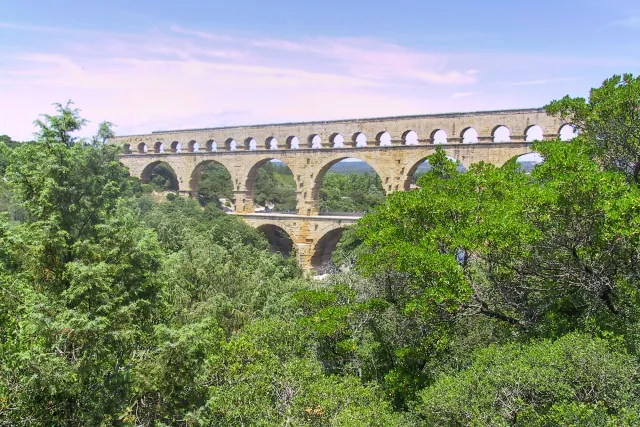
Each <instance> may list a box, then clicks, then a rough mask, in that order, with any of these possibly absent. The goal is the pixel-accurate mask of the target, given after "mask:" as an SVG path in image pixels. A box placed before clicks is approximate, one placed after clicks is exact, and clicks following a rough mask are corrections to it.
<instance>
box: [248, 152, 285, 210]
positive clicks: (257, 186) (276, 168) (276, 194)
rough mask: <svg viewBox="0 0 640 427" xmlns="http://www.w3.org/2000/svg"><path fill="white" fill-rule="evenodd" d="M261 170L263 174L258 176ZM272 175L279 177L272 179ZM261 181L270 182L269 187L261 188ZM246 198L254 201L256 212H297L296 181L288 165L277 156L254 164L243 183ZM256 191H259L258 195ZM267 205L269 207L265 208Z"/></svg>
mask: <svg viewBox="0 0 640 427" xmlns="http://www.w3.org/2000/svg"><path fill="white" fill-rule="evenodd" d="M261 169H263V170H264V173H263V174H260V170H261ZM274 175H279V176H278V177H274ZM261 179H265V180H270V181H271V182H270V183H269V185H270V186H271V187H272V188H269V186H267V187H266V188H262V187H263V185H261V184H262V183H261V182H260V180H261ZM244 185H245V188H246V191H247V193H248V194H247V195H248V198H250V199H251V200H253V201H254V203H255V206H256V212H260V211H262V208H259V207H258V206H260V205H262V206H263V207H264V211H265V212H269V211H277V212H283V211H284V212H295V211H296V210H297V200H296V190H297V186H298V181H297V179H296V177H295V176H294V175H293V171H292V169H291V168H290V167H289V165H288V164H287V163H286V162H285V161H284V160H282V159H280V158H279V157H277V156H269V157H265V158H263V159H261V160H259V161H258V162H256V163H255V164H254V165H253V166H252V167H251V169H249V172H248V173H247V176H246V177H245V182H244ZM257 190H260V192H259V193H258V192H257ZM267 205H269V206H271V207H267Z"/></svg>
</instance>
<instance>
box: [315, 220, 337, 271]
mask: <svg viewBox="0 0 640 427" xmlns="http://www.w3.org/2000/svg"><path fill="white" fill-rule="evenodd" d="M344 230H345V227H339V228H334V229H333V230H329V231H328V232H326V233H325V234H324V235H323V236H322V237H321V238H320V239H318V241H317V242H316V244H315V245H314V247H313V252H312V255H311V268H313V269H314V270H316V271H318V270H319V269H321V268H322V267H324V266H326V265H328V264H331V256H332V255H333V251H335V249H336V246H337V245H338V242H339V241H340V239H341V238H342V234H343V233H344Z"/></svg>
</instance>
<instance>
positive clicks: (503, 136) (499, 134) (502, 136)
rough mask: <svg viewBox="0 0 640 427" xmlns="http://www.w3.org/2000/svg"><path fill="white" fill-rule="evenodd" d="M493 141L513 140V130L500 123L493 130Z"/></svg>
mask: <svg viewBox="0 0 640 427" xmlns="http://www.w3.org/2000/svg"><path fill="white" fill-rule="evenodd" d="M493 142H511V131H510V130H509V128H508V127H506V126H504V125H500V126H498V127H496V128H495V129H494V130H493Z"/></svg>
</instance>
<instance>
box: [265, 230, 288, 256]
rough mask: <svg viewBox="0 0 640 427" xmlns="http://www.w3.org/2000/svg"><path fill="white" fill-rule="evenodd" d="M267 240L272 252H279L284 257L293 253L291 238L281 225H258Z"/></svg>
mask: <svg viewBox="0 0 640 427" xmlns="http://www.w3.org/2000/svg"><path fill="white" fill-rule="evenodd" d="M258 230H259V231H261V232H262V233H264V235H265V237H266V238H267V240H268V241H269V246H270V249H271V251H272V252H274V253H280V254H281V255H282V256H283V257H284V258H289V257H290V256H291V254H292V253H293V240H291V237H290V236H289V234H288V233H287V232H286V231H284V229H282V228H281V227H278V226H277V225H274V224H265V225H261V226H259V227H258Z"/></svg>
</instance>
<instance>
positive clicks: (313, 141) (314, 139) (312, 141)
mask: <svg viewBox="0 0 640 427" xmlns="http://www.w3.org/2000/svg"><path fill="white" fill-rule="evenodd" d="M309 146H310V147H311V148H322V138H320V135H316V134H313V135H310V136H309Z"/></svg>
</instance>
